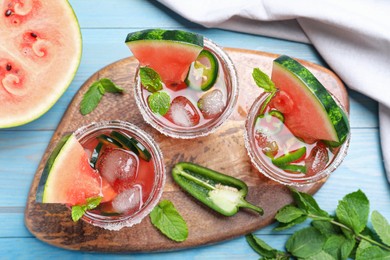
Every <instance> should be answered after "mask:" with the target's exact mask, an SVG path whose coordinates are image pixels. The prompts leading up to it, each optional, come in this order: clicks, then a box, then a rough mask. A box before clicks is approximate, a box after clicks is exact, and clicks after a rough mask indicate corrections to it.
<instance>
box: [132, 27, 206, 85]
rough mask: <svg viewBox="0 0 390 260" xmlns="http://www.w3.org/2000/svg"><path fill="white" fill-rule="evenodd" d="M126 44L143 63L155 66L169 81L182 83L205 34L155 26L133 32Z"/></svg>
mask: <svg viewBox="0 0 390 260" xmlns="http://www.w3.org/2000/svg"><path fill="white" fill-rule="evenodd" d="M126 44H127V46H128V47H129V48H130V50H131V52H132V53H133V55H134V57H136V58H137V60H138V61H139V62H140V65H141V66H148V67H150V68H152V69H154V70H155V71H156V72H157V73H158V74H160V76H161V79H162V81H163V82H164V83H165V84H166V85H168V86H169V85H179V84H181V83H182V82H184V80H185V78H186V76H187V73H188V70H189V68H190V65H191V63H192V62H193V61H195V60H196V58H197V57H198V55H199V53H200V52H201V51H202V49H203V36H201V35H198V34H195V33H190V32H185V31H179V30H161V29H152V30H143V31H138V32H134V33H129V34H128V35H127V38H126Z"/></svg>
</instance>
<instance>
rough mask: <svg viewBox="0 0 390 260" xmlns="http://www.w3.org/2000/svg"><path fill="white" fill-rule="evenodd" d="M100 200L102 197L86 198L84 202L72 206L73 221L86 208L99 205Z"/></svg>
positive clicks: (82, 213)
mask: <svg viewBox="0 0 390 260" xmlns="http://www.w3.org/2000/svg"><path fill="white" fill-rule="evenodd" d="M101 200H102V197H96V198H88V199H87V202H86V203H85V204H82V205H74V206H72V219H73V221H74V222H76V221H78V220H79V219H80V218H81V217H82V216H83V215H84V214H85V212H86V211H87V210H90V209H94V208H96V207H97V206H99V204H100V201H101Z"/></svg>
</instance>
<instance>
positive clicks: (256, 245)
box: [245, 234, 289, 260]
mask: <svg viewBox="0 0 390 260" xmlns="http://www.w3.org/2000/svg"><path fill="white" fill-rule="evenodd" d="M245 238H246V241H247V242H248V244H249V246H250V247H251V248H252V249H253V250H254V251H255V252H256V253H258V254H259V255H261V256H263V257H265V259H280V260H284V259H285V260H287V259H289V256H288V255H287V254H286V253H285V252H282V251H279V250H276V249H274V248H272V247H271V246H269V245H268V244H267V243H265V242H264V241H263V240H261V239H260V238H258V237H256V236H254V235H253V234H248V235H246V236H245Z"/></svg>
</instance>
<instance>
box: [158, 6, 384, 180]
mask: <svg viewBox="0 0 390 260" xmlns="http://www.w3.org/2000/svg"><path fill="white" fill-rule="evenodd" d="M159 1H160V2H161V3H163V4H164V5H166V6H167V7H169V8H170V9H172V10H173V11H175V12H177V13H178V14H180V15H181V16H183V17H184V18H187V19H188V20H190V21H193V22H196V23H199V24H202V25H204V26H206V27H218V28H223V29H229V30H234V31H240V32H246V33H252V34H259V35H266V36H272V37H278V38H283V39H288V40H294V41H300V42H306V43H311V44H313V46H314V47H315V48H316V49H317V51H318V52H319V53H320V54H321V56H322V57H323V58H324V60H325V61H326V62H327V63H328V65H329V66H330V67H331V68H332V70H333V71H335V72H336V73H337V74H338V75H339V77H340V78H341V79H342V80H343V81H344V82H345V83H346V84H347V85H348V87H350V88H351V89H354V90H356V91H359V92H361V93H363V94H365V95H367V96H369V97H371V98H373V99H375V100H377V101H378V102H379V120H380V134H381V145H382V154H383V158H384V164H385V169H386V171H387V176H388V180H389V181H390V83H389V82H390V15H389V14H390V1H389V0H373V1H367V0H342V1H340V0H322V1H315V2H313V1H310V0H295V1H285V0H239V1H237V0H221V1H210V0H196V1H183V0H159Z"/></svg>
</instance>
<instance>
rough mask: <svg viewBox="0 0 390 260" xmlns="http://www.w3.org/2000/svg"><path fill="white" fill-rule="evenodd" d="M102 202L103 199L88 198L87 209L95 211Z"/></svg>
mask: <svg viewBox="0 0 390 260" xmlns="http://www.w3.org/2000/svg"><path fill="white" fill-rule="evenodd" d="M101 201H102V197H96V198H88V199H87V203H86V204H85V207H86V209H87V210H89V209H94V208H96V207H97V206H99V204H100V202H101Z"/></svg>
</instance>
